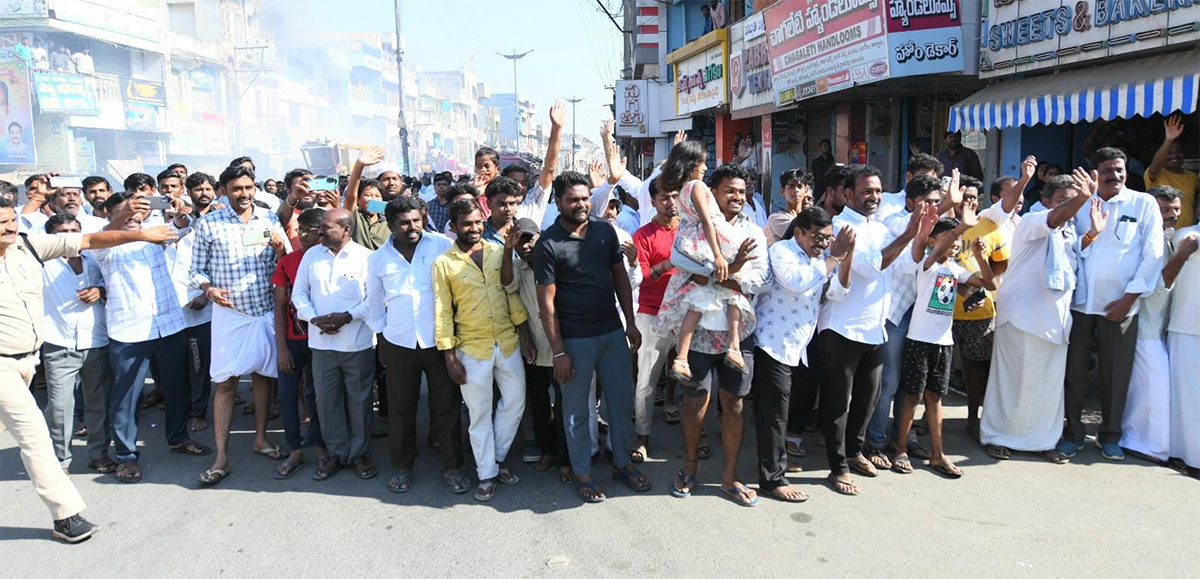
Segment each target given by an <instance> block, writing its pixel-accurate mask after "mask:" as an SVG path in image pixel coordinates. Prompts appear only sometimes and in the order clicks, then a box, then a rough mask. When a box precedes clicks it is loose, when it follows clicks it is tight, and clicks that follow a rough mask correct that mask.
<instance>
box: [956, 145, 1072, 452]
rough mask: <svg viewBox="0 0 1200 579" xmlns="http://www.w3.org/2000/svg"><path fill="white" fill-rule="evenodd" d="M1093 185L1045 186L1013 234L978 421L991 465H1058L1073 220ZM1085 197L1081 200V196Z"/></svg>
mask: <svg viewBox="0 0 1200 579" xmlns="http://www.w3.org/2000/svg"><path fill="white" fill-rule="evenodd" d="M1094 188H1095V181H1093V180H1092V178H1091V176H1090V175H1088V174H1087V172H1086V171H1084V170H1083V169H1077V170H1076V171H1075V174H1074V175H1072V176H1067V175H1060V176H1058V177H1054V178H1052V179H1051V180H1050V181H1047V183H1046V187H1045V189H1043V191H1042V203H1044V204H1045V205H1046V206H1047V207H1050V210H1049V211H1040V212H1037V213H1027V214H1025V215H1024V216H1022V217H1021V221H1020V223H1019V224H1018V225H1017V228H1016V230H1015V231H1014V232H1013V237H1012V250H1011V252H1010V257H1009V258H1008V264H1009V265H1008V271H1006V272H1005V274H1004V283H1003V284H1002V285H1001V286H1000V290H999V291H998V292H997V293H996V302H997V303H998V304H1000V306H999V307H997V308H996V333H995V338H994V342H995V345H994V347H993V350H992V363H991V367H990V368H989V370H988V383H987V389H986V391H985V394H984V397H983V411H982V415H981V418H980V421H979V436H980V441H981V442H982V443H983V444H984V445H985V446H987V450H988V454H989V455H991V456H994V457H997V458H1003V457H1005V456H1007V455H1008V452H1007V451H1008V450H1009V449H1011V450H1021V451H1028V452H1036V453H1040V454H1041V455H1042V456H1043V457H1044V458H1046V459H1047V460H1049V461H1051V462H1054V463H1056V464H1061V463H1063V462H1066V457H1064V456H1062V455H1061V454H1059V452H1058V451H1056V450H1054V446H1055V443H1056V442H1057V441H1058V440H1059V438H1060V436H1061V435H1062V421H1063V408H1064V405H1063V404H1064V402H1063V378H1064V376H1065V374H1066V361H1067V336H1068V334H1069V333H1070V329H1071V316H1070V312H1069V307H1070V305H1071V296H1072V292H1073V290H1074V289H1075V287H1076V282H1075V264H1076V263H1077V261H1078V255H1079V249H1078V247H1079V240H1078V236H1077V235H1076V234H1075V227H1074V225H1073V223H1072V220H1073V219H1074V218H1075V214H1076V213H1077V212H1078V211H1079V209H1080V208H1081V207H1084V206H1085V205H1086V204H1087V203H1088V199H1089V198H1090V197H1091V196H1092V192H1093V191H1094ZM1081 191H1083V193H1080V192H1081Z"/></svg>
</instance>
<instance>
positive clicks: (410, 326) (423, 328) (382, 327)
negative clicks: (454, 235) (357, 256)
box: [367, 197, 471, 494]
mask: <svg viewBox="0 0 1200 579" xmlns="http://www.w3.org/2000/svg"><path fill="white" fill-rule="evenodd" d="M384 219H385V220H386V222H387V224H388V228H389V229H390V230H391V231H392V234H391V236H389V237H388V240H387V242H386V243H384V244H383V245H382V246H380V247H379V249H377V250H375V252H374V253H372V254H371V257H370V258H369V259H368V262H367V323H368V324H369V325H370V326H371V329H372V330H373V331H374V332H376V333H378V334H381V335H382V339H380V341H379V358H380V360H382V361H383V365H384V367H385V368H387V369H388V371H387V389H388V396H387V398H388V412H389V414H390V416H389V417H388V418H389V420H388V422H389V424H388V453H389V455H390V457H391V464H392V468H393V469H395V474H394V475H393V476H392V478H391V479H390V480H389V481H388V484H387V487H388V490H390V491H392V492H395V493H404V492H408V490H409V489H411V488H412V478H413V474H412V472H413V463H414V461H415V460H416V456H417V440H418V438H417V408H418V407H419V405H420V398H421V378H422V377H424V378H425V382H426V383H427V384H428V387H427V388H428V393H429V431H430V436H429V440H431V441H433V442H434V443H436V445H437V446H436V450H437V452H438V455H439V456H440V457H441V459H442V471H443V479H444V480H445V482H446V486H448V487H450V490H451V491H452V492H454V493H456V494H458V493H465V492H467V491H469V490H471V480H470V479H468V478H466V477H465V476H464V475H463V473H462V466H463V459H462V452H463V445H462V434H461V432H462V392H461V391H460V390H459V388H458V385H457V384H455V383H454V382H453V381H452V380H451V379H450V373H449V372H448V371H447V370H446V360H445V357H444V356H443V355H442V353H441V352H439V351H438V349H437V342H436V338H435V336H434V315H433V302H434V295H433V262H434V260H435V259H437V256H439V255H441V254H442V253H443V252H445V251H446V250H447V249H450V245H451V244H452V243H453V242H451V241H450V239H448V238H447V237H445V236H443V235H441V234H438V233H433V232H428V231H424V228H425V224H426V221H427V220H428V219H429V216H428V212H427V209H426V205H425V203H424V202H422V201H418V200H417V199H414V198H412V197H399V198H397V199H395V200H393V201H391V202H389V203H388V206H387V209H386V210H385V211H384Z"/></svg>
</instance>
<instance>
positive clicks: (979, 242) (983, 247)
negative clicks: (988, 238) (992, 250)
mask: <svg viewBox="0 0 1200 579" xmlns="http://www.w3.org/2000/svg"><path fill="white" fill-rule="evenodd" d="M985 251H987V243H985V242H984V241H983V238H982V237H976V238H975V243H972V244H971V253H973V254H975V260H976V261H979V260H981V259H983V252H985Z"/></svg>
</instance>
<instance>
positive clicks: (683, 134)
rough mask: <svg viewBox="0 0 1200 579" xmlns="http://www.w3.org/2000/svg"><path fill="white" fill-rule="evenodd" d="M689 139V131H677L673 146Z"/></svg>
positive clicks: (672, 142)
mask: <svg viewBox="0 0 1200 579" xmlns="http://www.w3.org/2000/svg"><path fill="white" fill-rule="evenodd" d="M686 140H687V131H675V139H674V140H673V141H671V146H672V147H674V146H675V145H678V144H679V143H682V142H684V141H686Z"/></svg>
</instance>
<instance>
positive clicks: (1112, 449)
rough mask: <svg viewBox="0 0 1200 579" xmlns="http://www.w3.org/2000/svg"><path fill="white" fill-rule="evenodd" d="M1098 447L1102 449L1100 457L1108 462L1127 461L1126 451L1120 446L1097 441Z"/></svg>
mask: <svg viewBox="0 0 1200 579" xmlns="http://www.w3.org/2000/svg"><path fill="white" fill-rule="evenodd" d="M1096 446H1098V447H1100V456H1103V457H1104V458H1107V459H1108V460H1125V451H1124V450H1121V447H1120V445H1117V444H1114V443H1112V442H1107V443H1104V444H1101V443H1100V441H1099V440H1097V441H1096Z"/></svg>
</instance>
